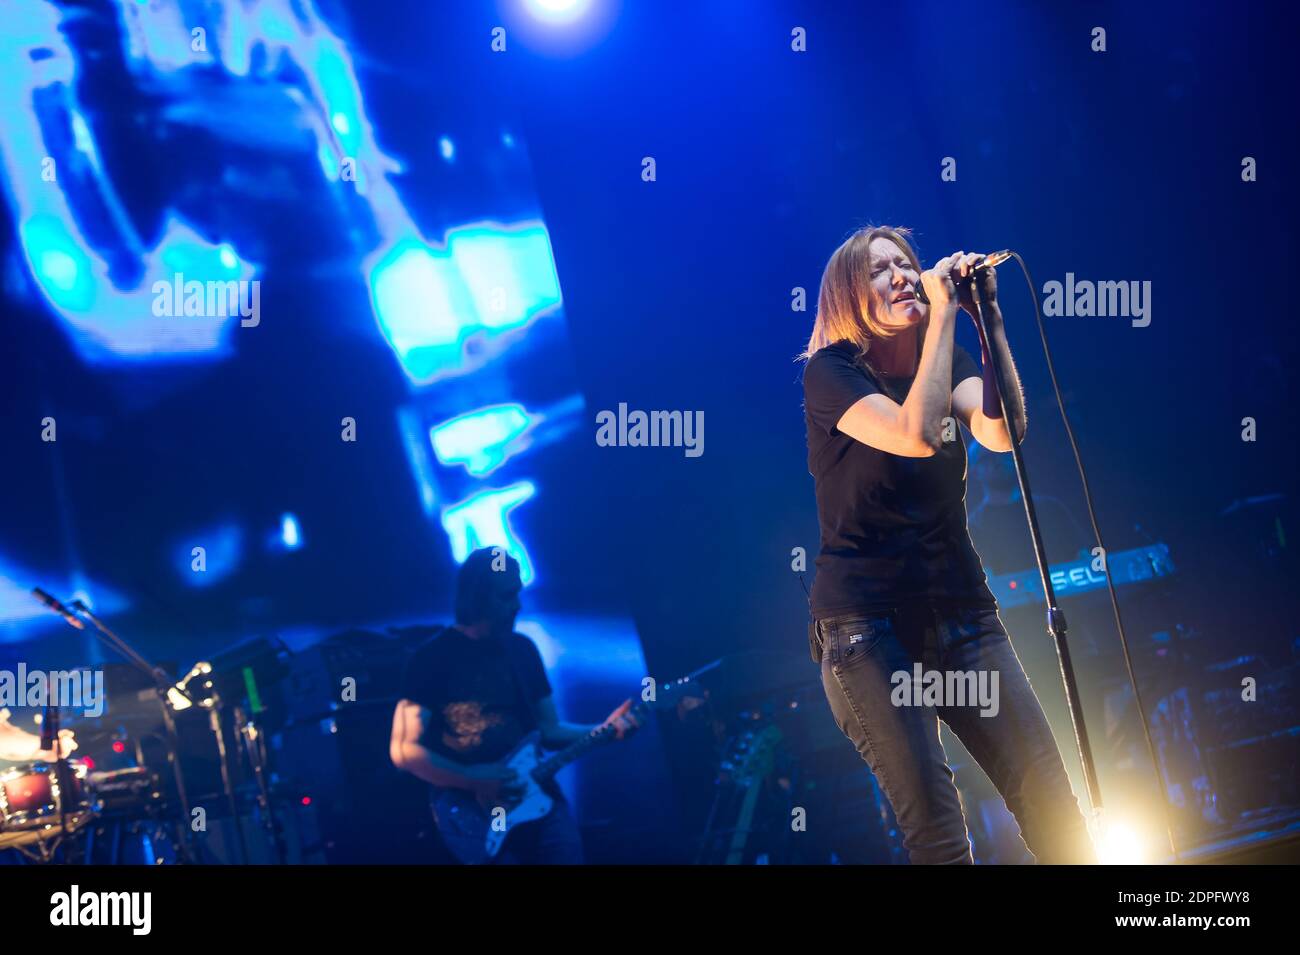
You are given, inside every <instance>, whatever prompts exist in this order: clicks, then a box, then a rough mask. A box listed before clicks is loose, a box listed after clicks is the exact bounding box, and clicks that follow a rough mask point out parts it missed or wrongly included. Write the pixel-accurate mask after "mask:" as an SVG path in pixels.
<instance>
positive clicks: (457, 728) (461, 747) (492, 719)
mask: <svg viewBox="0 0 1300 955" xmlns="http://www.w3.org/2000/svg"><path fill="white" fill-rule="evenodd" d="M442 718H443V722H444V723H445V724H446V727H447V729H448V730H450V732H444V733H443V734H442V742H443V744H444V745H445V746H446V747H447V748H448V749H453V750H455V751H456V752H458V753H464V752H467V751H469V750H472V749H478V748H479V747H480V746H482V745H483V734H484V733H485V732H486V731H487V730H488V729H489V728H490V727H493V726H500V725H501V724H502V723H504V722H505V720H504V719H503V718H502V717H501V714H499V713H484V712H483V708H482V706H481V704H479V703H478V702H477V701H475V700H469V701H466V702H464V703H448V704H447V705H446V706H444V707H443V708H442Z"/></svg>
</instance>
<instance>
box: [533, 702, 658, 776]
mask: <svg viewBox="0 0 1300 955" xmlns="http://www.w3.org/2000/svg"><path fill="white" fill-rule="evenodd" d="M649 709H650V706H649V704H647V703H638V704H637V705H636V706H634V707H632V709H631V710H629V711H628V713H629V715H631V716H635V717H637V718H638V719H639V718H640V717H642V716H644V715H645V713H646V712H647V711H648V710H649ZM617 738H618V737H617V736H616V735H615V734H614V729H613V727H610V726H602V727H601V728H600V729H598V730H594V731H592V732H591V733H588V734H587V735H586V736H584V737H583V738H582V739H580V740H576V741H575V742H572V743H570V744H569V745H568V746H566V747H564V749H562V750H560V751H559V752H557V753H554V754H552V755H551V756H548V757H547V758H546V759H544V760H542V761H541V762H540V763H538V764H537V768H536V769H534V770H533V776H535V777H537V778H538V779H541V778H543V777H546V778H549V777H551V776H554V775H555V774H556V773H558V772H559V771H560V770H562V769H563V768H564V767H565V766H568V765H569V764H570V763H572V762H573V761H574V760H576V759H579V758H580V757H582V756H585V755H586V754H587V753H588V752H590V751H591V750H593V749H595V748H596V747H597V746H603V745H605V744H606V743H612V742H614V740H615V739H617Z"/></svg>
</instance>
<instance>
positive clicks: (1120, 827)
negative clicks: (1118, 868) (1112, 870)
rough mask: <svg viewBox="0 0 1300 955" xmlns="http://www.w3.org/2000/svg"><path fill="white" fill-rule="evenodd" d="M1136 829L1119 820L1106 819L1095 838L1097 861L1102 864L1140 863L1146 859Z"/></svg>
mask: <svg viewBox="0 0 1300 955" xmlns="http://www.w3.org/2000/svg"><path fill="white" fill-rule="evenodd" d="M1145 857H1146V852H1145V851H1144V848H1143V845H1142V839H1141V838H1140V836H1139V835H1138V832H1137V830H1136V829H1134V828H1133V827H1132V826H1130V825H1128V824H1127V823H1124V822H1122V821H1120V820H1115V821H1106V822H1104V823H1103V824H1102V826H1101V833H1100V838H1099V839H1098V840H1097V861H1098V862H1100V863H1101V864H1102V865H1142V864H1143V863H1144V862H1145V861H1146V858H1145Z"/></svg>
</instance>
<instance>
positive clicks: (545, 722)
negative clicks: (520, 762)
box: [533, 696, 640, 749]
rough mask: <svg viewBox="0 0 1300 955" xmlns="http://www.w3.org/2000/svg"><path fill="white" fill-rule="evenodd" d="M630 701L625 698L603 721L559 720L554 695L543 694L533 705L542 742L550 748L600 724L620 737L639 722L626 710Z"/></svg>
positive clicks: (569, 740) (596, 728) (560, 744)
mask: <svg viewBox="0 0 1300 955" xmlns="http://www.w3.org/2000/svg"><path fill="white" fill-rule="evenodd" d="M631 708H632V701H631V700H626V701H624V702H623V704H622V705H621V706H620V707H619V708H618V709H616V710H615V711H614V712H613V713H611V714H609V716H608V717H607V718H606V719H605V722H604V723H596V724H595V725H592V724H588V723H565V722H563V721H561V719H560V714H559V711H558V710H557V709H556V708H555V697H554V696H544V697H542V698H541V699H540V700H538V701H537V702H536V703H535V704H534V705H533V711H534V714H535V715H536V717H537V728H538V729H539V730H541V733H542V744H543V745H544V746H546V747H548V748H551V749H558V748H560V747H561V746H567V745H568V744H569V743H573V742H576V741H578V740H580V739H582V738H583V737H584V736H588V735H590V734H591V733H594V732H595V731H596V730H598V729H600V728H601V727H602V726H607V725H608V726H612V727H613V729H614V734H615V737H616V738H617V739H622V738H623V737H624V736H625V735H627V734H629V733H631V732H632V731H633V730H635V729H636V728H637V727H638V726H639V725H640V724H639V723H638V722H637V720H636V717H634V716H633V715H632V714H631V713H629V712H628V710H630V709H631Z"/></svg>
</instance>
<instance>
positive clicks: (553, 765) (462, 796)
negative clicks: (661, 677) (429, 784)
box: [432, 677, 703, 865]
mask: <svg viewBox="0 0 1300 955" xmlns="http://www.w3.org/2000/svg"><path fill="white" fill-rule="evenodd" d="M698 687H699V684H697V683H694V682H693V681H691V679H690V677H684V678H682V679H680V680H676V681H674V682H672V683H668V684H665V685H664V686H660V687H656V688H655V694H654V696H653V698H651V699H649V700H644V699H643V700H642V701H641V702H640V703H638V704H637V705H636V706H634V707H632V709H631V710H629V711H628V714H627V715H629V716H633V717H636V719H637V721H638V722H642V719H641V718H642V717H643V716H644V715H645V714H647V713H648V712H649V711H651V710H654V709H660V708H662V707H667V706H676V705H677V703H678V702H680V701H683V700H687V701H690V700H693V699H698V698H699V697H701V696H702V695H703V693H702V690H700V689H699V688H698ZM615 739H617V736H616V735H615V732H614V729H613V727H611V726H602V727H600V728H599V729H596V730H593V731H592V732H591V733H589V734H588V735H586V736H584V737H583V738H582V739H580V740H578V741H576V742H574V743H571V744H569V745H568V746H567V747H565V748H564V749H562V750H559V751H558V752H555V753H551V754H549V755H548V754H547V753H546V752H545V751H544V750H543V749H542V743H541V733H540V732H536V731H534V732H532V733H529V734H528V735H527V736H526V737H524V739H523V740H521V741H520V743H519V745H518V746H516V747H515V748H514V750H513V751H512V752H511V753H510V755H509V756H507V757H506V758H505V760H504V763H505V765H506V766H508V767H510V768H511V769H513V770H514V771H515V775H516V777H517V784H518V786H519V792H518V793H514V794H512V795H511V797H510V798H507V799H501V800H499V804H498V805H495V806H484V805H483V804H482V803H481V802H480V801H479V799H478V797H477V796H475V795H474V794H473V793H472V792H470V791H468V790H466V789H448V788H443V787H437V786H435V787H433V790H434V795H433V799H432V803H433V816H434V820H435V822H437V824H438V834H439V835H440V836H441V837H442V840H443V842H444V843H445V844H446V846H447V848H448V849H449V850H450V851H451V853H452V854H453V855H454V856H455V857H456V858H457V859H459V860H460V861H461V862H463V863H465V864H466V865H481V864H483V863H486V862H491V861H492V860H493V859H494V858H496V856H497V853H499V852H500V851H501V847H502V846H503V845H504V844H505V841H506V836H508V835H510V830H512V829H514V828H515V826H520V825H523V824H524V823H526V822H532V821H533V820H535V819H541V818H542V817H543V816H545V815H546V814H547V813H548V812H550V811H551V807H552V806H553V805H554V804H555V800H554V799H552V798H551V796H550V795H549V794H548V793H547V791H546V790H545V789H544V788H543V786H544V784H546V783H549V782H550V781H551V780H552V779H554V778H555V774H556V773H558V772H559V771H560V770H561V769H563V768H564V767H565V766H568V765H569V764H570V763H572V762H573V761H574V760H576V759H578V758H579V757H581V756H585V755H586V754H587V753H588V752H590V751H591V750H593V749H595V748H596V747H597V746H602V745H604V744H606V743H610V742H613V741H614V740H615Z"/></svg>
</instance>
